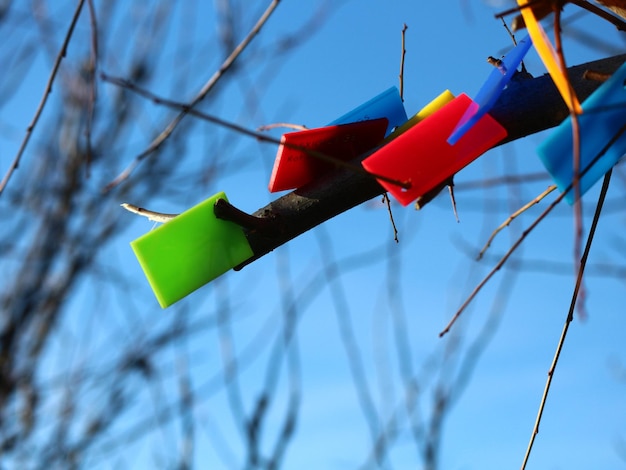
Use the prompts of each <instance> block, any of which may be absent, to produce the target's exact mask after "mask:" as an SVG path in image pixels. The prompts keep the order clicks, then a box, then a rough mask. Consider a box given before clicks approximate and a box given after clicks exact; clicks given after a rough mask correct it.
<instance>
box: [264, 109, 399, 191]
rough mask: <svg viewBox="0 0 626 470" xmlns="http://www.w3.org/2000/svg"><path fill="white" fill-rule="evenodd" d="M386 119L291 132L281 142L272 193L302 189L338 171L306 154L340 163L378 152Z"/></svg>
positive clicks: (273, 176) (330, 164)
mask: <svg viewBox="0 0 626 470" xmlns="http://www.w3.org/2000/svg"><path fill="white" fill-rule="evenodd" d="M386 129H387V119H385V118H382V119H374V120H371V121H361V122H353V123H351V124H343V125H338V126H328V127H320V128H318V129H307V130H305V131H299V132H289V133H287V134H284V135H283V136H282V138H281V140H280V141H281V145H280V146H279V147H278V152H277V154H276V160H274V168H273V169H272V176H271V177H270V182H269V190H270V192H276V191H284V190H287V189H294V188H300V187H302V186H304V185H305V184H307V183H309V182H311V181H313V180H315V179H317V178H319V177H320V176H322V175H323V174H324V173H327V172H328V171H330V170H332V169H333V168H335V164H333V162H332V161H324V160H322V159H321V158H319V157H317V158H316V157H315V156H314V155H311V154H310V153H307V151H315V152H317V153H319V154H321V155H323V156H327V157H332V158H335V159H337V160H341V161H348V160H352V159H353V158H355V157H357V156H359V155H361V154H363V153H365V152H367V151H368V150H371V149H373V148H375V147H376V146H377V145H379V144H380V143H381V142H382V141H383V138H384V137H385V131H386Z"/></svg>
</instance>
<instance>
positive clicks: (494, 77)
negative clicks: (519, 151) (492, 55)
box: [448, 36, 532, 145]
mask: <svg viewBox="0 0 626 470" xmlns="http://www.w3.org/2000/svg"><path fill="white" fill-rule="evenodd" d="M531 45H532V41H531V40H530V36H526V37H525V38H524V39H522V40H521V41H520V42H518V43H517V46H515V47H514V48H513V49H512V50H511V51H510V52H509V53H508V54H507V55H506V56H504V57H503V58H502V59H501V60H500V63H499V64H498V65H497V67H495V68H494V70H492V71H491V73H490V74H489V77H488V78H487V81H486V82H485V83H484V84H483V86H482V88H481V89H480V90H479V92H478V94H477V95H476V98H474V103H473V104H472V105H471V106H470V107H469V108H468V109H467V111H465V114H463V117H462V118H461V120H460V121H459V123H458V124H457V126H456V127H455V129H454V131H453V132H452V135H451V136H450V138H449V139H448V143H449V144H451V145H454V144H456V143H457V142H458V141H459V139H460V138H461V137H462V136H463V134H465V133H466V132H467V131H468V130H469V129H470V128H471V127H472V126H473V125H474V124H476V122H478V120H479V119H480V118H481V117H483V116H484V115H485V113H488V112H489V111H490V110H491V108H493V106H494V105H495V104H496V101H498V98H499V97H500V95H501V94H502V90H504V88H505V87H506V86H507V85H508V83H509V82H510V81H511V79H512V78H513V75H515V73H516V72H517V67H518V66H519V64H520V63H521V62H522V60H523V59H524V56H525V55H526V53H527V52H528V50H529V49H530V46H531Z"/></svg>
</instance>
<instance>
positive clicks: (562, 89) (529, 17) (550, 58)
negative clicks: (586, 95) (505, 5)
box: [517, 0, 582, 114]
mask: <svg viewBox="0 0 626 470" xmlns="http://www.w3.org/2000/svg"><path fill="white" fill-rule="evenodd" d="M528 3H529V1H528V0H517V4H518V5H519V6H520V7H523V8H522V9H521V12H522V17H523V18H524V23H526V29H528V34H530V37H531V38H532V40H533V44H534V45H535V49H536V50H537V54H539V57H541V60H542V61H543V64H544V65H545V66H546V68H547V69H548V72H549V73H550V76H551V77H552V81H554V84H555V85H556V87H557V88H558V90H559V93H561V96H562V97H563V100H564V101H565V103H566V104H567V107H568V109H569V110H570V111H575V112H576V113H577V114H581V113H582V108H581V107H580V103H579V102H578V98H577V97H576V94H575V93H574V91H573V90H572V89H571V88H570V85H569V80H568V78H567V72H566V71H565V70H563V69H562V68H561V65H560V62H559V58H558V56H557V54H556V51H555V50H554V47H552V43H551V42H550V40H549V39H548V36H547V35H546V32H545V31H544V30H543V28H542V26H541V24H539V22H538V21H537V18H536V17H535V13H534V12H533V10H532V8H528V7H526V5H528Z"/></svg>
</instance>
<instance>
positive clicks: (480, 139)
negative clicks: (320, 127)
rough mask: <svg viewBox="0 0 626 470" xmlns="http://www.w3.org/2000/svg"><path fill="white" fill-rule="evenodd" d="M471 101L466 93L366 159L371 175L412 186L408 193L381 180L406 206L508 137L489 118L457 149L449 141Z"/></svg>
mask: <svg viewBox="0 0 626 470" xmlns="http://www.w3.org/2000/svg"><path fill="white" fill-rule="evenodd" d="M472 103H473V101H472V100H471V99H470V98H469V97H468V96H467V95H465V94H462V95H460V96H458V97H457V98H455V99H454V100H452V101H450V102H449V103H448V104H446V105H445V106H443V107H442V108H441V109H439V110H438V111H437V112H435V113H434V114H432V115H431V116H429V117H428V118H426V119H424V120H423V121H422V122H420V123H418V124H417V125H415V126H413V127H412V128H411V129H409V130H408V131H406V132H405V133H404V134H402V135H400V136H399V137H398V138H396V139H393V140H392V141H391V142H389V143H388V144H387V145H384V146H383V147H381V148H380V149H378V150H377V151H376V152H374V153H373V154H372V155H371V156H369V157H368V158H366V159H365V160H363V167H364V168H365V169H366V170H368V171H369V172H371V173H374V174H379V175H384V176H386V177H388V178H391V179H393V180H397V181H401V182H406V183H409V184H410V188H409V189H403V188H401V187H400V186H398V185H395V184H392V183H389V182H387V181H382V180H379V183H380V184H381V186H383V187H384V188H385V189H386V190H387V191H389V192H390V193H391V194H392V195H393V196H394V197H395V198H396V199H397V200H398V201H399V202H400V203H401V204H402V205H404V206H406V205H408V204H409V203H411V202H412V201H414V200H416V199H417V198H418V197H420V196H423V195H424V194H426V193H427V192H428V191H430V190H431V189H434V188H435V187H437V186H439V185H440V184H442V183H443V182H445V181H446V180H448V179H449V178H450V177H451V176H453V175H454V174H455V173H457V172H458V171H459V170H461V169H462V168H464V167H465V166H467V165H468V164H470V163H471V162H472V161H473V160H475V159H476V158H477V157H478V156H480V155H482V154H483V153H484V152H486V151H487V150H489V149H490V148H491V147H493V146H494V145H496V144H497V143H498V142H500V141H501V140H502V139H504V138H505V137H506V135H507V132H506V129H504V128H503V127H502V126H501V125H500V124H499V123H498V122H497V121H496V120H495V119H493V118H492V117H491V116H490V115H489V114H485V115H484V116H483V117H482V118H481V119H479V120H478V122H477V123H476V125H474V126H473V127H472V128H471V129H470V130H469V131H468V132H467V133H465V135H464V136H463V137H461V138H460V139H459V141H458V142H457V143H456V145H450V144H449V143H448V142H447V140H448V137H449V136H450V134H451V132H452V130H453V129H454V127H455V126H456V124H457V123H458V122H459V119H461V117H462V116H463V114H464V113H465V111H466V110H467V109H468V108H469V107H470V106H471V105H472Z"/></svg>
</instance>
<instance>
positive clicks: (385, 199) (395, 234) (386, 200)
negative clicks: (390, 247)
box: [383, 193, 400, 243]
mask: <svg viewBox="0 0 626 470" xmlns="http://www.w3.org/2000/svg"><path fill="white" fill-rule="evenodd" d="M383 202H384V203H385V204H387V212H389V220H390V221H391V227H392V228H393V239H394V240H395V242H396V243H400V240H398V228H397V227H396V222H395V220H393V212H392V211H391V199H389V194H388V193H385V194H383Z"/></svg>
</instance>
